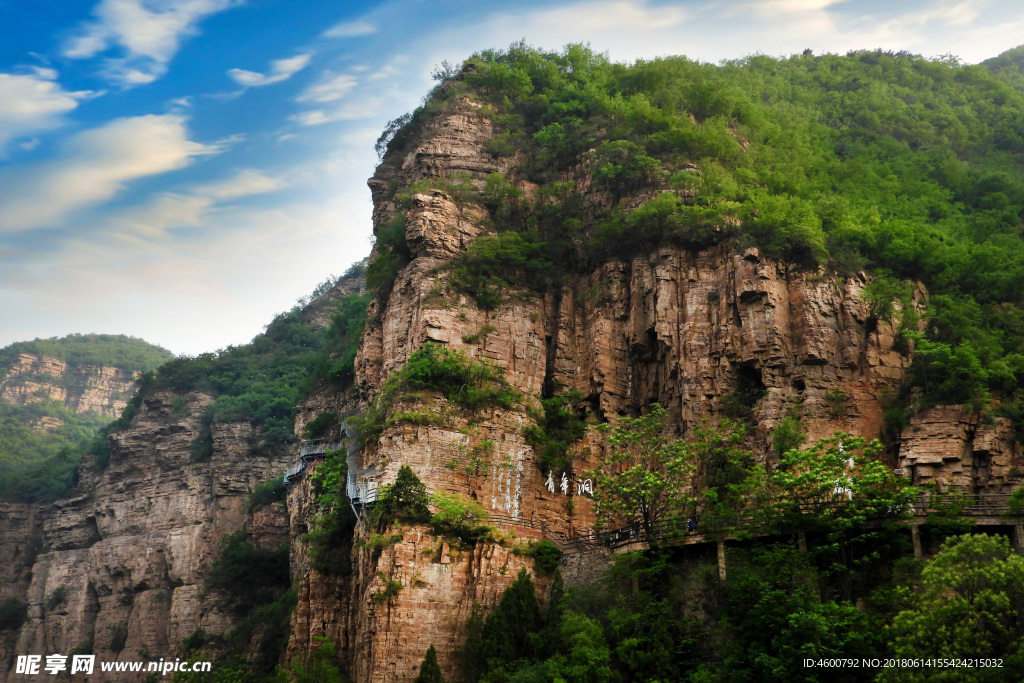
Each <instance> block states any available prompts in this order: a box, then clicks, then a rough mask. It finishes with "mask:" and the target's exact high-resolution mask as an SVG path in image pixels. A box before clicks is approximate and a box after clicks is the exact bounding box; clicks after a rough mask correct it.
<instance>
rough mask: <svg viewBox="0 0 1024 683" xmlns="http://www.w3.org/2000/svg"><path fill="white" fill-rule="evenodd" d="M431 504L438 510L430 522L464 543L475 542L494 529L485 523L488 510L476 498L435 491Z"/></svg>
mask: <svg viewBox="0 0 1024 683" xmlns="http://www.w3.org/2000/svg"><path fill="white" fill-rule="evenodd" d="M430 504H431V505H432V506H433V507H434V509H435V510H436V512H435V513H434V514H433V515H431V517H430V523H431V524H432V525H433V527H434V531H436V532H437V533H440V534H446V535H449V536H454V537H455V538H458V539H459V540H460V541H461V542H463V543H475V542H476V541H477V539H479V538H483V537H484V536H486V535H487V534H488V533H490V532H491V530H492V529H491V527H489V526H487V525H486V524H484V520H486V519H487V510H485V509H484V507H483V506H482V505H480V504H479V503H477V502H476V501H474V500H471V499H469V498H466V497H464V496H460V495H458V494H454V493H452V494H449V493H444V492H442V491H435V492H434V494H433V495H431V496H430Z"/></svg>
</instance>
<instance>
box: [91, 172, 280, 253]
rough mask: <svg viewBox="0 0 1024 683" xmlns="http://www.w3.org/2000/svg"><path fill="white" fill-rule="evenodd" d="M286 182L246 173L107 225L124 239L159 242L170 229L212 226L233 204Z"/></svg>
mask: <svg viewBox="0 0 1024 683" xmlns="http://www.w3.org/2000/svg"><path fill="white" fill-rule="evenodd" d="M288 184H289V181H288V180H286V179H285V178H280V177H272V176H268V175H266V174H264V173H262V172H260V171H257V170H254V169H243V170H241V171H238V172H237V173H235V174H234V175H233V176H230V177H228V178H225V179H223V180H219V181H216V182H212V183H206V184H204V185H196V186H194V187H193V188H191V189H190V190H186V191H185V192H165V193H162V194H160V195H157V196H156V197H154V198H153V199H151V200H150V201H148V202H146V203H144V204H142V205H139V206H132V207H129V208H127V209H123V210H121V211H118V212H115V213H114V214H113V215H112V216H110V217H109V218H108V219H107V220H105V221H104V222H105V223H106V224H108V225H109V227H110V228H112V229H113V230H114V231H115V232H116V233H117V234H118V236H119V237H120V238H121V239H128V240H133V239H138V238H139V237H140V236H145V237H148V238H156V237H158V236H160V235H163V234H164V233H165V231H166V230H168V229H170V228H197V227H202V226H203V225H204V224H210V222H211V221H210V217H211V213H212V212H214V211H222V210H223V208H224V205H226V204H227V203H229V202H230V201H231V200H234V199H239V198H241V197H249V196H253V195H260V194H267V193H269V192H276V191H277V190H280V189H282V188H284V187H286V186H288Z"/></svg>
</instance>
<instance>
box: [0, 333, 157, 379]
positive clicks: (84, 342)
mask: <svg viewBox="0 0 1024 683" xmlns="http://www.w3.org/2000/svg"><path fill="white" fill-rule="evenodd" d="M22 353H26V354H30V355H33V356H45V357H46V358H55V359H57V360H59V361H64V362H65V363H67V364H68V365H96V366H103V367H107V368H120V369H121V370H127V371H128V372H145V371H147V370H155V369H156V368H157V367H159V366H160V365H161V364H162V363H165V362H167V361H169V360H170V359H171V358H174V354H173V353H171V352H170V351H168V350H167V349H165V348H163V347H160V346H156V345H154V344H150V343H149V342H147V341H144V340H142V339H139V338H138V337H128V336H125V335H123V334H69V335H68V336H66V337H50V338H49V339H35V340H33V341H26V342H15V343H13V344H11V345H9V346H5V347H4V348H2V349H0V373H4V372H6V371H7V370H8V369H9V368H10V367H11V364H13V363H14V361H15V360H16V359H17V357H18V355H19V354H22Z"/></svg>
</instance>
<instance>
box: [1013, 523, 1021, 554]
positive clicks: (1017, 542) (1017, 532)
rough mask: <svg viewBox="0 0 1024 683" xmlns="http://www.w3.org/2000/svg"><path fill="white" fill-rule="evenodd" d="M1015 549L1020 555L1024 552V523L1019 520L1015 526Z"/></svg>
mask: <svg viewBox="0 0 1024 683" xmlns="http://www.w3.org/2000/svg"><path fill="white" fill-rule="evenodd" d="M1013 548H1014V550H1016V551H1017V552H1018V553H1020V552H1024V523H1022V522H1021V521H1020V520H1019V519H1018V520H1017V523H1016V524H1014V525H1013Z"/></svg>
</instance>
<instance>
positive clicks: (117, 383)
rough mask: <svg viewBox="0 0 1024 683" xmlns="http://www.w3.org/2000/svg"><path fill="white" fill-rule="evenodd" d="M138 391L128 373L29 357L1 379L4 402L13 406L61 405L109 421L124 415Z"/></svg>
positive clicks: (21, 358) (23, 357)
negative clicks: (37, 402) (123, 411)
mask: <svg viewBox="0 0 1024 683" xmlns="http://www.w3.org/2000/svg"><path fill="white" fill-rule="evenodd" d="M134 389H135V375H134V374H133V373H131V372H129V371H127V370H122V369H120V368H108V367H102V366H94V365H87V364H79V365H68V364H67V363H65V362H63V361H59V360H56V359H54V358H46V357H45V356H34V355H31V354H26V353H22V354H19V355H18V358H17V360H15V362H14V364H13V365H12V366H11V368H10V369H9V370H8V371H7V373H6V375H5V376H4V377H3V378H2V379H0V398H3V399H6V400H8V401H10V402H11V403H15V404H18V405H22V404H25V403H32V402H35V401H60V402H62V403H63V404H64V407H66V408H67V409H68V410H72V411H74V412H76V413H85V412H93V413H97V414H98V415H105V416H107V417H117V416H118V415H120V414H121V411H122V410H123V409H124V407H125V405H127V403H128V399H130V398H131V396H132V391H133V390H134ZM43 427H45V425H43Z"/></svg>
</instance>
